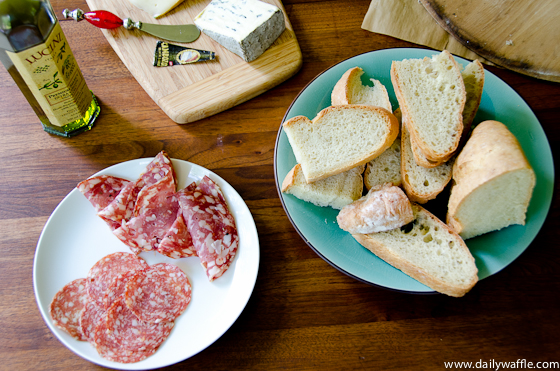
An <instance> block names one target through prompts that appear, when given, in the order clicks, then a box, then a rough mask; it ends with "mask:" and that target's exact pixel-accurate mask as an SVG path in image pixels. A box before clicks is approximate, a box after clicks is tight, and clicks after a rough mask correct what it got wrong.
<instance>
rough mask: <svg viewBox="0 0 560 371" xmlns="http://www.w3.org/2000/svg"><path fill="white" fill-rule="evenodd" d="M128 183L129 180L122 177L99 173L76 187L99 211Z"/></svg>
mask: <svg viewBox="0 0 560 371" xmlns="http://www.w3.org/2000/svg"><path fill="white" fill-rule="evenodd" d="M128 183H130V181H129V180H126V179H123V178H118V177H115V176H111V175H99V176H95V177H91V178H89V179H86V180H84V181H82V182H80V183H79V184H78V186H77V187H78V190H79V191H80V192H82V194H83V195H84V196H85V197H86V198H87V199H88V201H89V202H91V204H92V205H93V207H94V208H95V210H96V211H100V210H102V209H104V208H106V207H107V206H108V205H109V204H110V203H111V202H113V200H114V199H115V198H116V197H117V195H118V194H119V193H120V192H121V190H122V189H123V188H124V187H125V186H126V185H127V184H128Z"/></svg>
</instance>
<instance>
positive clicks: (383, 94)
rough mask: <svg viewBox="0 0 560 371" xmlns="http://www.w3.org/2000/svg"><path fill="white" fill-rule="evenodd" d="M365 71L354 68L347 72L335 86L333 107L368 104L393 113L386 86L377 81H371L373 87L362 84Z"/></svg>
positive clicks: (332, 95)
mask: <svg viewBox="0 0 560 371" xmlns="http://www.w3.org/2000/svg"><path fill="white" fill-rule="evenodd" d="M363 74H364V70H362V69H361V68H360V67H354V68H351V69H349V70H348V71H346V72H345V73H344V74H343V75H342V77H341V78H340V80H338V82H337V83H336V85H335V86H334V89H333V91H332V94H331V104H332V105H333V106H336V105H341V104H366V105H368V106H378V107H383V108H385V109H386V110H387V111H389V112H393V108H392V106H391V101H390V100H389V94H388V93H387V89H386V88H385V86H384V85H383V84H382V83H381V82H379V81H378V80H375V79H370V80H371V82H372V83H373V86H367V85H363V84H362V75H363Z"/></svg>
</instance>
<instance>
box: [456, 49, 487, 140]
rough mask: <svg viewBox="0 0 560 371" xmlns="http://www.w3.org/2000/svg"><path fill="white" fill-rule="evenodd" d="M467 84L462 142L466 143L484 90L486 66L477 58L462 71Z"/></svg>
mask: <svg viewBox="0 0 560 371" xmlns="http://www.w3.org/2000/svg"><path fill="white" fill-rule="evenodd" d="M461 76H463V82H464V84H465V92H466V100H465V108H464V109H463V135H462V137H461V142H462V143H463V144H464V143H465V142H466V141H467V139H468V137H469V135H470V132H471V125H472V122H473V120H474V117H475V116H476V113H477V111H478V107H479V106H480V101H481V99H482V91H483V90H484V67H483V66H482V63H480V62H479V61H478V59H475V60H474V61H472V62H471V63H469V64H467V66H466V67H465V68H464V69H463V70H462V71H461Z"/></svg>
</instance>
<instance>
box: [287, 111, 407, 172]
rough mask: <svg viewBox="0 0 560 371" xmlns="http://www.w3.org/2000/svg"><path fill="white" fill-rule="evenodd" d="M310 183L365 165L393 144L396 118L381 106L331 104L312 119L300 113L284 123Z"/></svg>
mask: <svg viewBox="0 0 560 371" xmlns="http://www.w3.org/2000/svg"><path fill="white" fill-rule="evenodd" d="M283 129H284V131H285V132H286V135H287V137H288V141H289V142H290V145H291V146H292V150H293V152H294V156H295V158H296V161H297V163H299V164H301V169H302V171H303V174H304V176H305V180H306V181H307V183H312V182H316V181H317V180H320V179H324V178H326V177H329V176H332V175H336V174H340V173H342V172H344V171H346V170H350V169H352V168H354V167H356V166H358V165H362V164H365V163H367V162H369V161H371V160H373V159H374V158H376V157H377V156H379V155H380V154H382V153H383V152H384V151H385V150H386V149H387V148H389V147H390V146H391V144H393V141H394V140H395V138H396V137H397V135H398V133H399V124H398V121H397V119H396V117H395V116H394V115H393V114H392V113H390V112H389V111H387V110H386V109H384V108H381V107H373V106H365V105H353V104H351V105H344V106H331V107H327V108H325V109H323V110H322V111H321V112H319V113H318V114H317V116H316V117H315V118H314V119H313V121H310V120H309V119H308V118H307V117H304V116H296V117H294V118H292V119H290V120H288V121H286V122H284V124H283Z"/></svg>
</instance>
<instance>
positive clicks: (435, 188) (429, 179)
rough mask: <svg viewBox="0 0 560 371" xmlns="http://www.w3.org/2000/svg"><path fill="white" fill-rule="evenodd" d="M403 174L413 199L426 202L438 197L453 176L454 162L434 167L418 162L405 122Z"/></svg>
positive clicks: (402, 143) (407, 192)
mask: <svg viewBox="0 0 560 371" xmlns="http://www.w3.org/2000/svg"><path fill="white" fill-rule="evenodd" d="M401 174H402V182H403V187H404V189H405V191H406V194H407V195H408V197H409V198H410V200H411V201H414V202H418V203H421V204H424V203H426V202H428V201H429V200H433V199H434V198H436V196H437V195H438V194H440V193H441V192H442V191H443V189H444V188H445V186H446V185H447V184H448V183H449V181H450V180H451V176H452V162H446V163H443V164H442V165H439V166H437V167H433V168H427V167H424V166H420V165H418V164H417V163H416V160H415V159H414V155H413V154H412V148H411V146H410V135H409V132H408V128H407V127H406V125H405V124H404V123H403V125H402V130H401Z"/></svg>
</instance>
